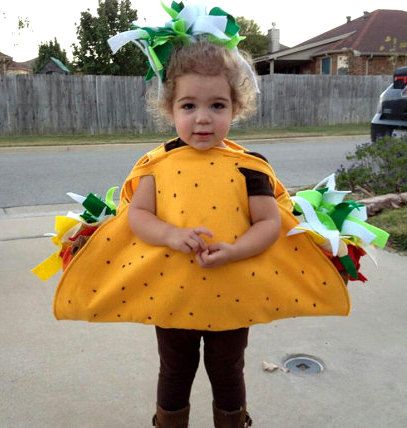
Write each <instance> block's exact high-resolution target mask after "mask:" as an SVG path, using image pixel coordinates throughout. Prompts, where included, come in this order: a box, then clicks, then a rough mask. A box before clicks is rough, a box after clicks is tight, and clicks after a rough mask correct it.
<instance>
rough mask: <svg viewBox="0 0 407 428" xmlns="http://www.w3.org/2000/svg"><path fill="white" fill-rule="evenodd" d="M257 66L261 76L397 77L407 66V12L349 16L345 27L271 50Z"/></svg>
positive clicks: (259, 58)
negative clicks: (341, 75)
mask: <svg viewBox="0 0 407 428" xmlns="http://www.w3.org/2000/svg"><path fill="white" fill-rule="evenodd" d="M269 33H270V32H269ZM277 36H278V35H277ZM275 46H279V44H278V42H275ZM254 63H255V66H256V69H257V71H258V73H259V74H269V73H270V74H272V73H290V74H328V75H335V74H349V75H378V74H393V70H394V69H395V68H396V67H400V66H404V65H407V11H402V10H386V9H378V10H375V11H374V12H371V13H369V12H364V13H363V16H361V17H359V18H357V19H354V20H352V19H351V17H350V16H347V17H346V22H345V23H344V24H343V25H341V26H339V27H336V28H334V29H332V30H330V31H327V32H325V33H323V34H320V35H319V36H316V37H313V38H312V39H310V40H307V41H305V42H303V43H300V44H299V45H297V46H294V47H292V48H287V49H276V50H273V49H270V53H268V54H267V55H263V56H261V57H258V58H255V59H254Z"/></svg>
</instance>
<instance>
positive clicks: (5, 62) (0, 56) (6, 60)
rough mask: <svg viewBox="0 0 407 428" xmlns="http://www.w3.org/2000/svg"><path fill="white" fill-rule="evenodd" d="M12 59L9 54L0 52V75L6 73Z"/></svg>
mask: <svg viewBox="0 0 407 428" xmlns="http://www.w3.org/2000/svg"><path fill="white" fill-rule="evenodd" d="M12 61H13V58H11V56H8V55H6V54H4V53H2V52H0V75H1V74H7V69H8V67H9V65H10V63H11V62H12Z"/></svg>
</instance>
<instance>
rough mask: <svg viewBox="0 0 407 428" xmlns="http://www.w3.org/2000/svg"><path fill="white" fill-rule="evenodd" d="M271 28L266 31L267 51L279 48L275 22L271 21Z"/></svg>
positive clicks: (277, 30)
mask: <svg viewBox="0 0 407 428" xmlns="http://www.w3.org/2000/svg"><path fill="white" fill-rule="evenodd" d="M271 25H272V28H271V30H269V31H268V38H269V52H270V53H273V52H277V51H279V50H280V30H279V29H278V28H276V23H275V22H272V24H271Z"/></svg>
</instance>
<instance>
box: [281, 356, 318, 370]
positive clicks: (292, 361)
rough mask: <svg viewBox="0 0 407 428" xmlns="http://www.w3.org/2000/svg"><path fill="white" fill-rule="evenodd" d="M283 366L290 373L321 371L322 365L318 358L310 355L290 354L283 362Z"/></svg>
mask: <svg viewBox="0 0 407 428" xmlns="http://www.w3.org/2000/svg"><path fill="white" fill-rule="evenodd" d="M283 366H284V368H285V369H287V370H288V371H290V372H292V373H306V374H308V373H310V374H316V373H321V372H322V371H323V370H324V365H323V363H322V361H321V360H319V359H318V358H315V357H312V356H311V355H291V356H289V357H288V358H287V359H286V360H285V361H284V364H283Z"/></svg>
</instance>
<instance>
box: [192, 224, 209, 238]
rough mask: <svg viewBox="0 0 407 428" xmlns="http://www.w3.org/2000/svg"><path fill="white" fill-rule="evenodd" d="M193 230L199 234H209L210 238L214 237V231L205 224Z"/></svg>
mask: <svg viewBox="0 0 407 428" xmlns="http://www.w3.org/2000/svg"><path fill="white" fill-rule="evenodd" d="M193 230H194V232H195V233H197V234H198V235H200V234H203V235H206V236H209V238H212V237H213V233H212V232H211V231H210V230H209V229H208V228H206V227H204V226H199V227H194V229H193Z"/></svg>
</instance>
